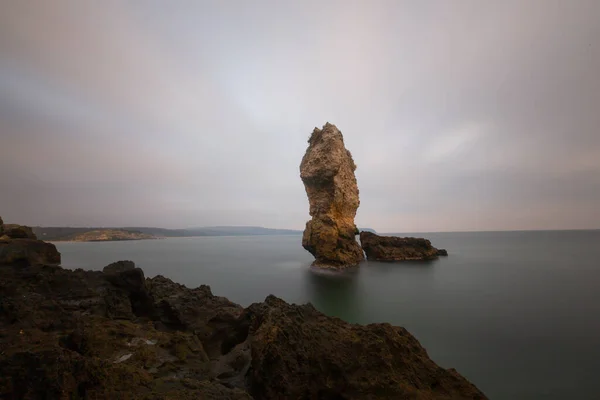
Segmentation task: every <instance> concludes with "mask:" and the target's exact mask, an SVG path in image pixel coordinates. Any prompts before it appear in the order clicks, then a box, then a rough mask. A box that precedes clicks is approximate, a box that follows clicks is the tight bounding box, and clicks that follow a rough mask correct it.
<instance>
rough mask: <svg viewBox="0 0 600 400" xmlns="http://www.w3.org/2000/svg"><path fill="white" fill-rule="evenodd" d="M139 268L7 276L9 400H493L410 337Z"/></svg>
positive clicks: (2, 346)
mask: <svg viewBox="0 0 600 400" xmlns="http://www.w3.org/2000/svg"><path fill="white" fill-rule="evenodd" d="M132 264H133V263H131V264H130V263H129V262H125V263H119V264H117V265H116V266H115V265H113V266H112V267H111V268H107V270H106V271H107V272H106V273H105V272H100V271H83V270H81V269H77V270H75V271H71V270H65V269H63V268H61V267H57V266H44V265H33V266H13V265H10V266H7V265H4V266H0V371H2V373H1V374H0V398H7V399H37V398H45V399H74V398H79V399H100V398H102V399H104V398H107V399H108V398H110V399H198V398H200V399H252V398H254V399H285V398H290V399H295V398H314V399H317V398H318V399H374V398H389V399H484V398H485V397H484V395H483V394H482V393H481V392H480V391H479V390H478V389H477V388H476V387H475V386H473V385H472V384H471V383H469V382H468V381H467V380H466V379H464V378H463V377H461V376H460V375H459V374H458V373H457V372H456V371H454V370H451V369H450V370H446V369H443V368H441V367H439V366H437V365H436V364H435V363H434V362H433V361H432V360H431V359H430V358H429V357H428V355H427V353H426V351H425V350H424V349H423V348H422V347H421V346H420V344H419V342H418V341H417V340H416V339H415V338H414V337H412V336H411V335H410V333H408V332H407V331H406V330H404V329H403V328H399V327H393V326H391V325H389V324H372V325H366V326H360V325H354V324H348V323H346V322H343V321H342V320H339V319H337V318H331V317H327V316H325V315H323V314H321V313H320V312H318V311H317V310H315V309H314V308H313V307H312V306H311V305H304V306H296V305H290V304H287V303H285V302H284V301H283V300H280V299H278V298H276V297H274V296H269V297H267V299H266V300H265V302H263V303H256V304H253V305H251V306H250V307H248V308H247V309H245V310H244V309H243V308H242V307H240V306H238V305H236V304H234V303H232V302H230V301H228V300H227V299H225V298H223V297H218V296H214V295H213V294H212V293H211V291H210V288H209V287H208V286H200V287H199V288H196V289H188V288H186V287H185V286H182V285H179V284H177V283H174V282H172V281H171V280H169V279H167V278H164V277H162V276H157V277H155V278H152V279H147V278H144V275H143V272H142V271H141V269H139V268H135V266H134V265H132Z"/></svg>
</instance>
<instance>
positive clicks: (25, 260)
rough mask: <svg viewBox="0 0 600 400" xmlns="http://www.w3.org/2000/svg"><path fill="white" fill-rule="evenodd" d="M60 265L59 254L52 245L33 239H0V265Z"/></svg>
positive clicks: (5, 237)
mask: <svg viewBox="0 0 600 400" xmlns="http://www.w3.org/2000/svg"><path fill="white" fill-rule="evenodd" d="M2 264H7V265H16V264H19V265H34V264H50V265H58V264H60V253H59V252H58V250H56V246H55V245H53V244H52V243H47V242H43V241H41V240H33V239H11V238H9V237H8V236H7V235H4V236H2V237H1V238H0V265H2Z"/></svg>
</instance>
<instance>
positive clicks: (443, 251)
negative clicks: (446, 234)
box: [437, 249, 448, 256]
mask: <svg viewBox="0 0 600 400" xmlns="http://www.w3.org/2000/svg"><path fill="white" fill-rule="evenodd" d="M437 255H438V256H447V255H448V250H446V249H438V251H437Z"/></svg>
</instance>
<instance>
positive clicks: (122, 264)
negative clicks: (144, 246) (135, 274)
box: [102, 260, 135, 274]
mask: <svg viewBox="0 0 600 400" xmlns="http://www.w3.org/2000/svg"><path fill="white" fill-rule="evenodd" d="M132 269H135V263H134V262H133V261H129V260H122V261H117V262H114V263H111V264H108V265H107V266H106V267H104V268H102V272H104V273H105V274H119V273H121V272H124V271H130V270H132Z"/></svg>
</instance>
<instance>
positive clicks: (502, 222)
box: [0, 0, 600, 232]
mask: <svg viewBox="0 0 600 400" xmlns="http://www.w3.org/2000/svg"><path fill="white" fill-rule="evenodd" d="M599 21H600V2H599V1H597V0H589V1H586V0H573V1H567V0H564V1H551V0H536V1H533V0H529V1H522V0H518V1H517V0H515V1H494V2H492V1H478V0H473V1H460V0H453V1H442V0H440V1H399V0H392V1H367V0H361V1H349V0H341V1H275V0H274V1H252V2H249V1H168V2H165V1H161V0H156V1H141V0H140V1H121V0H119V1H79V0H73V1H62V0H52V1H46V0H38V1H28V0H12V1H10V0H9V1H3V2H2V4H1V5H0V135H1V137H0V188H1V189H0V215H1V216H2V217H3V218H4V220H5V221H6V222H20V223H24V224H30V225H54V226H56V225H71V226H92V225H93V226H131V225H137V226H162V227H192V226H205V225H261V226H267V227H276V228H297V229H302V228H303V226H304V223H305V221H306V220H307V219H308V218H309V215H308V201H307V199H306V194H305V192H304V187H303V185H302V182H301V180H300V178H299V169H298V168H299V164H300V160H301V158H302V155H303V154H304V151H305V150H306V146H307V142H306V140H307V138H308V136H309V134H310V132H311V131H312V129H313V128H314V127H315V126H319V127H320V126H322V125H323V124H324V123H325V122H326V121H329V122H331V123H334V124H336V125H337V126H338V128H340V130H341V131H342V132H343V134H344V138H345V142H346V146H347V147H348V148H349V149H350V150H351V152H352V154H353V155H354V159H355V161H356V164H357V166H358V169H357V171H356V173H357V179H358V184H359V188H360V193H361V206H360V208H359V211H358V216H357V223H358V225H359V226H363V227H372V228H375V229H376V230H378V231H384V232H386V231H387V232H394V231H395V232H411V231H456V230H504V229H555V228H600V22H599Z"/></svg>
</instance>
